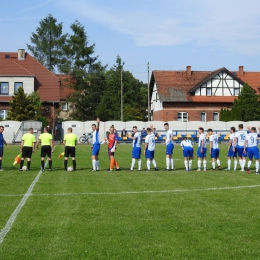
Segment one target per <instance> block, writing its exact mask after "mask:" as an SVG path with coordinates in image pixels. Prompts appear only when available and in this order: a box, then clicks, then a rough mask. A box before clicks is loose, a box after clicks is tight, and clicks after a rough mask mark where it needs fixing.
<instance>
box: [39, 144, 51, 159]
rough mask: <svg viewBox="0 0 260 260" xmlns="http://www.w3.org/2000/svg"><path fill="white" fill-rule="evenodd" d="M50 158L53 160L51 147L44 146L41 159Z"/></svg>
mask: <svg viewBox="0 0 260 260" xmlns="http://www.w3.org/2000/svg"><path fill="white" fill-rule="evenodd" d="M46 155H47V156H48V157H49V158H51V146H50V145H43V146H42V148H41V157H45V156H46Z"/></svg>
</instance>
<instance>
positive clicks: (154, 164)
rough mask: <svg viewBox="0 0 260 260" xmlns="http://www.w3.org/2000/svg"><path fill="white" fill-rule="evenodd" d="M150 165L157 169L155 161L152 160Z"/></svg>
mask: <svg viewBox="0 0 260 260" xmlns="http://www.w3.org/2000/svg"><path fill="white" fill-rule="evenodd" d="M152 163H153V166H154V168H156V167H157V166H156V161H155V160H154V159H153V160H152Z"/></svg>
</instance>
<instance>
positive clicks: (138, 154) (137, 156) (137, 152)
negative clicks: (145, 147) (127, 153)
mask: <svg viewBox="0 0 260 260" xmlns="http://www.w3.org/2000/svg"><path fill="white" fill-rule="evenodd" d="M132 158H134V159H140V158H141V147H133V150H132Z"/></svg>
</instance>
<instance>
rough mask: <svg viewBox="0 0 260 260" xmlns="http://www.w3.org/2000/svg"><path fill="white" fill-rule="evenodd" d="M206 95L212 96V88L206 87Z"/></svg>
mask: <svg viewBox="0 0 260 260" xmlns="http://www.w3.org/2000/svg"><path fill="white" fill-rule="evenodd" d="M206 95H207V96H211V95H212V94H211V88H206Z"/></svg>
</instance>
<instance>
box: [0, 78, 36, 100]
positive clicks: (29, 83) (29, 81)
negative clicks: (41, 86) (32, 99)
mask: <svg viewBox="0 0 260 260" xmlns="http://www.w3.org/2000/svg"><path fill="white" fill-rule="evenodd" d="M0 82H9V95H8V96H12V95H13V94H14V83H15V82H22V83H23V89H24V92H25V93H26V94H31V93H32V92H33V91H34V77H33V76H30V77H1V78H0Z"/></svg>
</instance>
